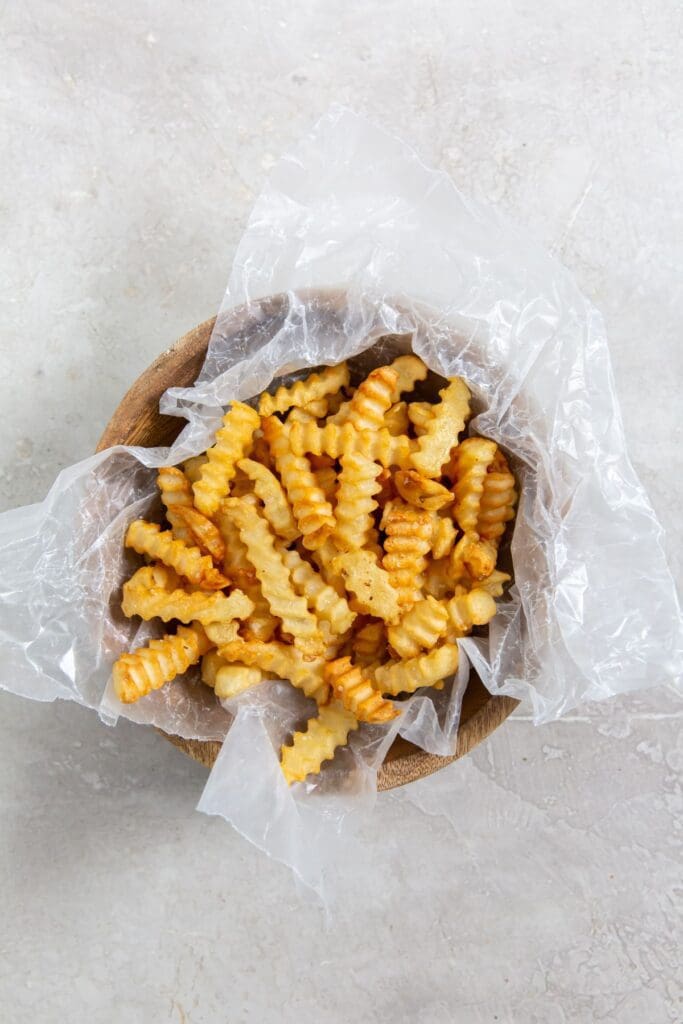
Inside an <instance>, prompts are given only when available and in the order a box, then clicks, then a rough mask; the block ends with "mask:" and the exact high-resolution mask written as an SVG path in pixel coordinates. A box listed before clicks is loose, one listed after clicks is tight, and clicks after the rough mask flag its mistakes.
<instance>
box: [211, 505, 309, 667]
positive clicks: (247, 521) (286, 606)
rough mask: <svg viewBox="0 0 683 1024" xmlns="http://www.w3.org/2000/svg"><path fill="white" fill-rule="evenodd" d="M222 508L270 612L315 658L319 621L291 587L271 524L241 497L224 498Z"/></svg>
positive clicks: (300, 647) (304, 652)
mask: <svg viewBox="0 0 683 1024" xmlns="http://www.w3.org/2000/svg"><path fill="white" fill-rule="evenodd" d="M221 508H222V509H223V510H224V511H225V512H226V513H227V515H229V516H231V517H232V519H233V521H234V523H235V525H236V526H237V529H238V530H239V534H240V540H241V541H242V543H243V544H244V545H245V546H246V548H247V554H248V556H249V561H250V562H251V564H252V565H253V566H254V569H255V571H256V575H257V576H258V579H259V581H260V583H261V589H262V591H263V596H264V597H265V599H266V600H267V602H268V604H269V605H270V610H271V612H272V613H273V615H277V617H278V618H279V619H280V620H281V622H282V626H283V628H284V629H285V630H286V631H287V633H290V634H291V636H292V637H293V638H294V644H295V646H296V647H298V648H299V650H301V652H302V653H303V654H304V655H305V656H307V657H309V658H316V657H317V656H318V655H319V654H320V653H321V652H322V649H323V642H322V637H321V635H320V630H319V628H318V622H317V619H316V618H315V616H314V615H312V614H311V613H310V612H309V610H308V607H307V605H306V601H305V600H304V598H303V597H300V596H299V595H298V594H297V593H296V591H295V590H294V588H293V587H292V584H291V580H290V578H289V571H288V570H287V568H286V566H285V564H284V562H283V560H282V556H281V554H280V552H279V551H278V550H277V548H276V547H275V540H274V537H273V534H272V532H271V529H270V526H269V525H268V523H267V522H266V520H265V519H263V518H262V517H261V515H260V513H259V512H258V510H256V509H254V508H253V507H251V506H250V505H248V504H246V503H245V502H244V501H243V500H242V499H241V498H227V499H226V500H225V501H224V502H223V504H222V506H221Z"/></svg>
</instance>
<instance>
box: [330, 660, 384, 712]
mask: <svg viewBox="0 0 683 1024" xmlns="http://www.w3.org/2000/svg"><path fill="white" fill-rule="evenodd" d="M325 682H326V683H329V685H330V687H331V688H332V693H333V694H334V696H335V697H336V698H337V700H338V701H339V702H340V703H341V704H343V705H344V707H345V708H347V709H348V710H349V711H351V712H352V714H354V715H355V716H356V718H357V719H358V721H359V722H390V721H391V719H392V718H396V716H397V715H398V714H399V712H398V710H397V709H396V708H394V706H393V704H391V703H390V702H389V701H388V700H384V698H383V697H382V696H381V695H380V694H379V693H377V691H376V690H374V689H373V687H372V683H371V682H370V680H369V679H367V678H366V677H365V676H364V675H363V673H362V672H361V670H360V668H359V666H358V665H352V664H351V659H350V658H337V659H336V661H328V663H327V664H326V665H325Z"/></svg>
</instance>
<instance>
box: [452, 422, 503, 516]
mask: <svg viewBox="0 0 683 1024" xmlns="http://www.w3.org/2000/svg"><path fill="white" fill-rule="evenodd" d="M495 454H496V443H495V441H487V440H486V438H483V437H468V438H466V439H465V440H464V441H463V442H462V443H461V444H459V445H458V447H457V448H456V449H455V451H454V452H453V461H452V465H453V468H454V470H455V486H454V488H453V493H454V494H455V506H454V508H453V516H454V518H455V520H456V521H457V523H458V526H459V527H460V529H461V530H462V531H463V533H476V530H477V520H478V518H479V506H480V503H481V496H482V494H483V491H484V480H485V478H486V471H487V469H488V467H489V466H490V465H491V462H492V461H493V457H494V455H495Z"/></svg>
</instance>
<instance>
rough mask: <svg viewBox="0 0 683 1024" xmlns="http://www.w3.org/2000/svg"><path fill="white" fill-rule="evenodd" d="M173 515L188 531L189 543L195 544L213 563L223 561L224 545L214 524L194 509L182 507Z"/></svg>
mask: <svg viewBox="0 0 683 1024" xmlns="http://www.w3.org/2000/svg"><path fill="white" fill-rule="evenodd" d="M175 515H176V516H177V517H179V518H180V521H181V522H182V523H183V524H184V526H185V527H186V529H187V530H188V532H189V534H190V538H191V543H193V544H196V545H197V547H198V548H201V550H202V551H205V552H206V554H207V555H211V557H212V558H213V560H214V562H222V561H223V559H224V557H225V544H224V543H223V538H222V537H221V534H220V530H219V529H218V527H217V526H216V525H215V523H212V522H211V520H210V519H207V518H206V516H205V515H202V513H201V512H198V511H197V509H196V508H187V507H186V506H184V505H183V506H180V507H178V508H177V509H176V511H175Z"/></svg>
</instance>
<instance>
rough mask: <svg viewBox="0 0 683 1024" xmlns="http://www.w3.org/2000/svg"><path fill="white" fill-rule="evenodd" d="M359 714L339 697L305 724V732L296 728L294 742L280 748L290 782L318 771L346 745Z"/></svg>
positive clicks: (300, 780) (285, 774) (300, 779)
mask: <svg viewBox="0 0 683 1024" xmlns="http://www.w3.org/2000/svg"><path fill="white" fill-rule="evenodd" d="M357 728H358V721H357V719H356V717H355V716H354V715H353V714H352V713H351V712H350V711H347V709H346V708H345V707H343V706H342V705H341V704H339V703H338V702H337V701H333V702H332V703H331V704H327V705H325V706H324V707H321V708H319V709H318V715H317V717H316V718H311V719H309V721H308V722H307V724H306V731H305V732H295V733H294V736H293V737H292V744H291V746H287V745H285V746H283V747H282V750H281V765H282V772H283V774H284V776H285V779H286V780H287V783H288V784H289V785H291V784H292V782H303V781H304V779H305V778H306V777H307V776H308V775H317V774H318V772H319V771H320V769H321V767H322V765H323V764H324V762H325V761H330V760H331V759H332V758H333V757H334V755H335V751H336V750H338V748H339V747H343V746H344V745H345V744H346V742H347V740H348V737H349V733H350V732H351V731H352V730H353V729H357Z"/></svg>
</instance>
